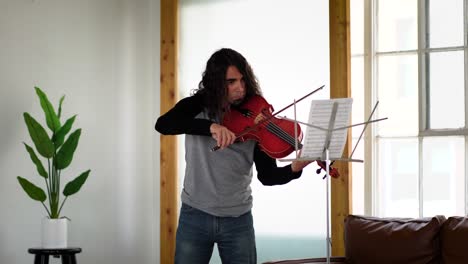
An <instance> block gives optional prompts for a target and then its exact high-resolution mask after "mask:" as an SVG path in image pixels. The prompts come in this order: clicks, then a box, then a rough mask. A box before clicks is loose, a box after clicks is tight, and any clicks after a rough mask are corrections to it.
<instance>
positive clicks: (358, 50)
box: [350, 0, 364, 55]
mask: <svg viewBox="0 0 468 264" xmlns="http://www.w3.org/2000/svg"><path fill="white" fill-rule="evenodd" d="M350 7H351V23H350V27H351V55H357V54H364V0H351V4H350Z"/></svg>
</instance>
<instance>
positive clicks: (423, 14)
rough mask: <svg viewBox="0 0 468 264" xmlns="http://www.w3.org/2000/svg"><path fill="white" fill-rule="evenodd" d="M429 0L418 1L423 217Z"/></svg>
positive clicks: (419, 176)
mask: <svg viewBox="0 0 468 264" xmlns="http://www.w3.org/2000/svg"><path fill="white" fill-rule="evenodd" d="M428 7H429V0H419V1H418V64H419V65H418V94H419V96H418V98H419V100H418V108H419V136H418V155H419V158H418V160H419V162H418V199H419V203H418V204H419V216H420V217H422V216H423V213H424V208H423V204H424V202H423V201H424V196H423V192H424V190H423V168H424V164H423V153H424V152H423V151H424V150H423V135H422V134H424V131H426V129H427V128H428V127H429V124H428V120H429V116H428V109H429V106H428V98H429V89H428V86H427V84H428V82H427V78H428V77H429V75H428V70H429V67H427V66H428V65H427V64H426V63H428V62H429V56H428V54H427V50H426V48H427V46H428V45H427V41H428V37H427V30H428V25H429V24H428V21H429V20H428V17H429V12H428V10H429V8H428Z"/></svg>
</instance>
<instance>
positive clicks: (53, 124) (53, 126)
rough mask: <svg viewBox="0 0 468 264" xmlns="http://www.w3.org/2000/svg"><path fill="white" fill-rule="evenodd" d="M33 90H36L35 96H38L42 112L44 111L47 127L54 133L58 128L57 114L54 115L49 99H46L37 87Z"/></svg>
mask: <svg viewBox="0 0 468 264" xmlns="http://www.w3.org/2000/svg"><path fill="white" fill-rule="evenodd" d="M34 88H35V89H36V93H37V96H39V100H40V102H41V107H42V110H44V114H45V117H46V122H47V126H48V127H49V128H50V130H52V132H54V133H55V132H57V130H58V129H59V128H60V120H59V119H58V116H57V114H55V110H54V107H53V106H52V104H51V103H50V101H49V99H47V95H46V94H45V93H44V92H43V91H42V90H41V89H40V88H39V87H34Z"/></svg>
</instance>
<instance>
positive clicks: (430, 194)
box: [422, 137, 465, 216]
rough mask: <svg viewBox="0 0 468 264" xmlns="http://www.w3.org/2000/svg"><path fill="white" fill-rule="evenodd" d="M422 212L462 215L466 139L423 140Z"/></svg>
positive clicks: (463, 208)
mask: <svg viewBox="0 0 468 264" xmlns="http://www.w3.org/2000/svg"><path fill="white" fill-rule="evenodd" d="M423 156H424V157H423V179H422V181H423V191H422V193H423V214H424V216H433V215H437V214H439V215H446V216H451V215H464V214H465V166H464V162H465V158H464V157H465V139H464V138H463V137H429V138H424V140H423Z"/></svg>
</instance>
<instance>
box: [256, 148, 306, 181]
mask: <svg viewBox="0 0 468 264" xmlns="http://www.w3.org/2000/svg"><path fill="white" fill-rule="evenodd" d="M254 162H255V167H256V168H257V178H258V179H259V180H260V182H261V183H262V184H263V185H280V184H286V183H288V182H290V181H292V180H294V179H297V178H299V177H301V175H302V171H298V172H293V171H292V170H291V165H287V166H284V167H278V166H277V164H276V160H275V159H273V158H272V157H270V156H268V155H267V154H266V153H265V152H264V151H262V150H261V149H260V147H259V146H258V144H257V145H256V146H255V150H254Z"/></svg>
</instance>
